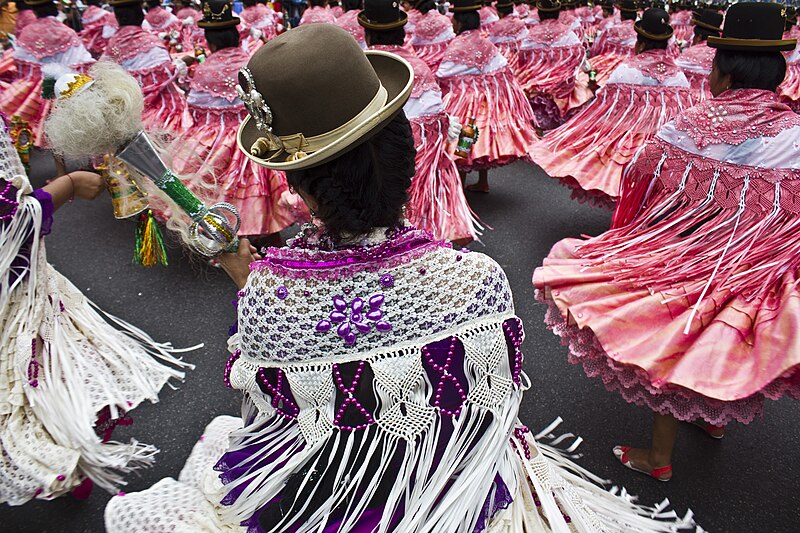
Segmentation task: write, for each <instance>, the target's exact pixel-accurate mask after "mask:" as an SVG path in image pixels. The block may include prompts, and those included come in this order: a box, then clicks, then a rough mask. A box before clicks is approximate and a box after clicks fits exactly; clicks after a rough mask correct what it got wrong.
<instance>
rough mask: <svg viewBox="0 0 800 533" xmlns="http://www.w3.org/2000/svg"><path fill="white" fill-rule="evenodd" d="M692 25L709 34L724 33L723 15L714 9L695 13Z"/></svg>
mask: <svg viewBox="0 0 800 533" xmlns="http://www.w3.org/2000/svg"><path fill="white" fill-rule="evenodd" d="M692 24H694V25H695V26H697V27H698V28H702V29H704V30H707V31H709V32H714V33H717V34H719V33H721V32H722V13H719V12H717V11H715V10H713V9H701V10H700V11H695V12H694V13H693V16H692Z"/></svg>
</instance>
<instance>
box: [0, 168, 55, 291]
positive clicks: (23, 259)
mask: <svg viewBox="0 0 800 533" xmlns="http://www.w3.org/2000/svg"><path fill="white" fill-rule="evenodd" d="M5 183H6V182H5V181H4V180H0V189H4V188H5ZM31 196H32V197H34V198H36V200H38V202H39V203H40V204H41V206H42V230H41V233H40V234H39V237H44V236H45V235H49V234H50V231H51V230H52V228H53V212H54V211H55V209H54V207H53V198H52V197H51V196H50V193H48V192H47V191H45V190H43V189H36V190H35V191H33V193H32V194H31ZM3 198H4V199H7V200H10V201H14V202H16V199H17V188H16V187H14V186H11V187H8V189H7V190H6V194H5V195H3ZM4 205H9V204H4ZM15 212H16V208H14V209H13V210H12V209H8V210H7V212H6V211H4V212H3V213H0V214H3V215H5V214H12V213H15ZM14 216H18V212H16V214H14ZM9 220H10V219H3V220H0V225H2V226H6V225H7V224H8V221H9ZM29 226H30V235H29V236H28V238H27V239H26V241H25V243H24V244H23V245H22V246H21V247H20V249H19V251H18V252H17V256H16V257H15V258H14V260H13V261H12V262H11V268H10V269H9V272H8V273H0V275H2V276H5V275H7V276H8V283H9V285H13V284H14V283H15V282H16V281H17V279H19V275H20V272H22V273H23V276H27V271H28V267H29V265H30V259H31V248H32V247H33V240H34V238H37V237H36V235H34V233H33V224H32V221H30V222H29Z"/></svg>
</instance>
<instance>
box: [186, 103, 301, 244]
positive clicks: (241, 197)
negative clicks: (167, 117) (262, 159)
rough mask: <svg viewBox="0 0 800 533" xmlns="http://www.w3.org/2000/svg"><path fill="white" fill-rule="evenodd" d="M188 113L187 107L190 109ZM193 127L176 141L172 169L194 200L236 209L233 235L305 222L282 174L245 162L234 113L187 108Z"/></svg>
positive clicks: (297, 199) (260, 232) (262, 232)
mask: <svg viewBox="0 0 800 533" xmlns="http://www.w3.org/2000/svg"><path fill="white" fill-rule="evenodd" d="M190 109H191V108H190ZM192 114H193V118H194V122H195V125H194V126H192V127H191V128H189V129H188V130H186V131H185V132H183V134H182V135H181V136H179V137H178V138H176V139H175V140H174V141H173V143H172V146H175V147H177V149H176V151H175V152H176V153H175V154H174V156H173V157H174V158H173V161H172V166H173V168H174V170H175V171H176V172H177V173H178V174H179V175H181V176H182V177H183V179H184V180H187V181H188V185H189V186H190V188H191V189H192V190H194V191H195V192H196V193H197V194H198V195H199V196H202V197H205V198H207V201H210V202H212V203H213V202H229V203H231V204H233V205H234V206H236V208H237V209H238V210H239V215H240V217H241V221H242V225H241V227H240V228H239V235H268V234H270V233H275V232H278V231H281V230H283V229H285V228H287V227H288V226H291V225H292V224H294V223H297V222H304V221H307V220H308V211H307V209H306V208H305V205H304V204H303V203H302V200H301V199H300V197H299V196H297V195H295V194H292V193H291V192H290V191H289V186H288V184H287V183H286V175H285V174H284V173H283V172H280V171H274V170H270V169H268V168H265V167H262V166H260V165H257V164H255V163H253V162H252V161H250V160H249V159H248V158H247V157H246V156H245V155H244V154H243V153H242V152H241V150H239V149H238V148H237V146H236V131H237V130H236V127H235V126H236V125H237V124H238V123H239V122H240V121H241V119H242V118H243V117H244V116H246V112H245V111H244V110H242V111H241V112H239V113H236V112H222V113H220V112H208V113H205V112H203V111H200V110H197V109H195V110H193V113H192Z"/></svg>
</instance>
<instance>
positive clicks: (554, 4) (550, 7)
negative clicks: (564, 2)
mask: <svg viewBox="0 0 800 533" xmlns="http://www.w3.org/2000/svg"><path fill="white" fill-rule="evenodd" d="M536 9H538V10H539V11H544V12H552V11H561V2H559V1H558V0H537V2H536Z"/></svg>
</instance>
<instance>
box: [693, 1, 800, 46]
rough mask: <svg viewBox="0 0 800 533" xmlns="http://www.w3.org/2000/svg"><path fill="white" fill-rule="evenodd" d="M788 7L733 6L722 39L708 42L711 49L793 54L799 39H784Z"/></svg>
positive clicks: (749, 3) (716, 38)
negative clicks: (790, 52) (787, 52)
mask: <svg viewBox="0 0 800 533" xmlns="http://www.w3.org/2000/svg"><path fill="white" fill-rule="evenodd" d="M785 19H786V7H785V6H782V5H780V4H767V3H761V2H745V3H739V4H734V5H732V6H731V7H730V8H728V13H727V14H726V15H725V26H724V27H723V29H722V36H721V37H715V36H713V35H712V36H711V37H709V38H708V46H710V47H712V48H718V49H720V50H738V51H740V52H782V51H788V50H794V48H795V46H797V39H784V38H783V30H784V24H785Z"/></svg>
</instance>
